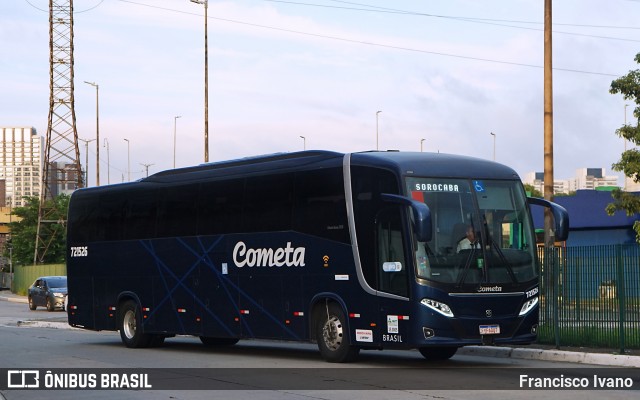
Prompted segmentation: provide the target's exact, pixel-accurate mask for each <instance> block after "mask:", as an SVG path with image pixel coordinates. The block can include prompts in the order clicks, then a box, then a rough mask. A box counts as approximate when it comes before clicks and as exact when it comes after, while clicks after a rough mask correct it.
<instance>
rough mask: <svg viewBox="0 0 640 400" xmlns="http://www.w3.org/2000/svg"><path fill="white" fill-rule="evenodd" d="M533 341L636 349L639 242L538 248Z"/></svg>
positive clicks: (639, 309) (638, 343) (639, 328)
mask: <svg viewBox="0 0 640 400" xmlns="http://www.w3.org/2000/svg"><path fill="white" fill-rule="evenodd" d="M539 255H540V260H541V264H542V267H541V268H542V271H541V274H540V291H541V299H540V300H541V302H540V328H539V332H538V342H540V343H546V344H554V345H556V346H584V347H607V348H614V349H619V351H620V352H624V350H625V349H640V246H638V245H635V244H634V245H612V246H585V247H566V248H548V249H540V252H539Z"/></svg>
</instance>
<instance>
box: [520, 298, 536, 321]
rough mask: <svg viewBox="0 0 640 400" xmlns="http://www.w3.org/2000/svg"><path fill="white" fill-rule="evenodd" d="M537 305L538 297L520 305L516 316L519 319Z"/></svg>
mask: <svg viewBox="0 0 640 400" xmlns="http://www.w3.org/2000/svg"><path fill="white" fill-rule="evenodd" d="M537 305H538V296H536V297H534V298H531V299H529V300H527V301H526V302H525V303H524V304H523V305H522V309H520V314H518V316H519V317H521V316H523V315H525V314H526V313H528V312H529V311H531V309H533V307H535V306H537Z"/></svg>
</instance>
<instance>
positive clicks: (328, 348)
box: [314, 303, 360, 363]
mask: <svg viewBox="0 0 640 400" xmlns="http://www.w3.org/2000/svg"><path fill="white" fill-rule="evenodd" d="M315 318H316V322H315V324H314V325H315V327H316V339H317V341H318V349H319V350H320V354H321V355H322V358H324V359H325V360H326V361H328V362H333V363H343V362H350V361H354V360H355V359H356V358H357V357H358V353H359V352H360V348H359V347H356V346H352V345H351V343H350V341H349V332H348V331H347V319H346V317H345V314H344V312H343V311H342V308H341V307H340V306H338V305H337V304H335V303H329V304H328V306H327V307H326V308H325V307H321V308H320V309H319V311H318V312H317V313H316V315H315Z"/></svg>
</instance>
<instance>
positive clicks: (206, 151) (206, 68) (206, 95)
mask: <svg viewBox="0 0 640 400" xmlns="http://www.w3.org/2000/svg"><path fill="white" fill-rule="evenodd" d="M191 2H192V3H196V4H204V162H209V41H208V35H207V31H208V28H207V21H208V19H209V17H208V16H207V9H208V8H209V1H208V0H191Z"/></svg>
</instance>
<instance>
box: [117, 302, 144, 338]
mask: <svg viewBox="0 0 640 400" xmlns="http://www.w3.org/2000/svg"><path fill="white" fill-rule="evenodd" d="M119 316H120V318H119V322H120V323H119V328H120V338H121V339H122V343H124V345H125V346H127V347H130V348H141V347H148V346H149V344H150V343H151V339H152V337H151V335H148V334H145V333H142V319H141V313H140V310H139V309H138V305H137V304H136V303H135V302H134V301H132V300H128V301H126V302H124V303H123V304H122V307H120V313H119Z"/></svg>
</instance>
